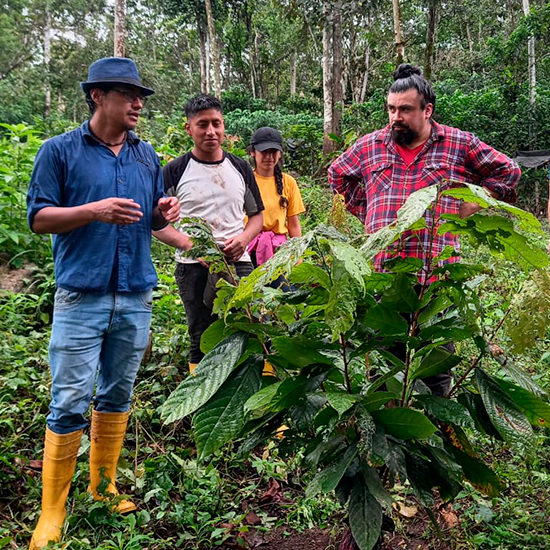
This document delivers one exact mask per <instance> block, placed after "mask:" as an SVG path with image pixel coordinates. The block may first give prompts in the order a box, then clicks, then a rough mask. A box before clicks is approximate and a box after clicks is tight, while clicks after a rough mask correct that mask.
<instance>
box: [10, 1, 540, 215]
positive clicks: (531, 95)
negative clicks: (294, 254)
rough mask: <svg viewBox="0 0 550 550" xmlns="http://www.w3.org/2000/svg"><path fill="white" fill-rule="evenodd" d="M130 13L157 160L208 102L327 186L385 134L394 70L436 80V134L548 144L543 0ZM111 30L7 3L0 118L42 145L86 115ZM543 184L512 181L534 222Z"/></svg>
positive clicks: (103, 12) (110, 16)
mask: <svg viewBox="0 0 550 550" xmlns="http://www.w3.org/2000/svg"><path fill="white" fill-rule="evenodd" d="M117 4H120V1H118V2H117ZM125 10H126V13H125V18H124V22H125V27H126V28H125V37H126V40H125V44H124V45H125V55H126V56H128V57H131V58H133V59H134V60H135V61H136V62H137V64H138V66H139V68H140V71H141V75H142V78H143V80H144V81H145V82H146V83H147V84H148V85H150V86H152V87H153V88H154V89H155V90H156V92H157V93H156V95H155V96H154V97H153V98H152V99H151V101H150V103H149V104H148V105H147V108H146V110H144V117H143V118H144V119H143V121H142V124H141V128H140V131H141V132H142V134H143V135H144V136H145V137H146V138H148V139H150V140H151V141H152V142H153V144H154V145H156V146H157V147H160V148H161V149H162V146H163V145H166V146H169V148H172V149H173V150H174V152H176V153H179V152H181V149H184V148H186V147H187V146H188V145H189V142H188V141H187V140H186V138H185V135H184V133H183V131H182V130H183V128H182V117H183V113H182V108H183V105H184V104H185V102H186V100H187V99H188V98H189V97H190V96H191V95H193V94H195V93H197V92H198V91H211V92H213V93H216V94H217V95H221V97H222V98H223V101H224V105H225V110H226V113H227V130H228V134H230V135H233V136H236V137H235V138H234V140H233V142H232V143H233V144H234V145H236V146H239V147H241V148H244V146H245V145H246V142H247V140H248V138H249V136H250V134H251V133H252V132H253V131H254V129H255V128H257V127H258V126H261V125H263V124H271V125H273V126H277V127H279V128H280V129H281V130H282V131H283V133H284V134H285V138H286V140H287V144H288V145H289V157H290V162H291V168H293V169H295V170H296V171H297V172H298V173H300V174H301V175H313V174H318V175H319V174H323V175H324V171H323V170H319V168H320V167H321V168H322V165H323V159H324V163H325V164H326V160H327V158H326V155H327V154H330V153H331V151H334V150H338V149H341V148H343V147H344V146H347V145H349V144H350V142H352V141H353V140H354V139H355V138H356V137H357V136H358V135H361V134H362V133H365V132H368V131H372V130H373V129H375V128H378V127H380V126H382V125H383V124H384V123H385V121H386V116H385V114H384V97H385V92H386V90H387V88H388V86H389V84H390V82H391V73H392V71H393V70H394V69H395V64H396V62H397V61H398V60H401V59H403V60H405V61H407V62H411V63H414V64H418V65H420V66H422V67H423V69H424V71H425V74H426V75H427V76H428V78H430V79H431V80H432V82H433V84H434V86H435V89H436V93H437V107H436V116H435V118H436V119H437V120H439V121H440V122H443V123H446V124H450V125H454V126H458V127H460V128H463V129H465V130H470V131H473V132H474V133H476V134H477V135H478V136H479V137H480V138H481V139H483V140H485V141H487V142H488V143H490V144H491V145H493V146H495V147H498V148H500V149H501V150H504V151H506V152H507V153H508V154H510V155H514V153H515V151H516V150H518V149H525V150H528V149H544V148H549V147H550V85H549V78H548V77H549V75H550V55H549V54H548V51H549V45H550V33H549V32H548V27H549V24H550V3H548V4H547V3H544V2H542V1H541V0H530V1H529V0H523V1H520V0H478V1H473V0H463V1H457V2H445V1H443V0H407V1H401V2H398V0H394V1H393V2H390V1H389V0H386V1H384V2H382V1H380V0H369V1H346V2H342V1H341V0H325V1H319V0H308V1H305V0H282V1H274V0H232V1H226V2H221V1H219V0H208V1H206V2H205V1H204V0H161V1H159V2H152V1H149V0H143V1H134V0H128V1H127V2H126V5H125ZM114 18H115V3H114V2H113V1H103V0H93V1H91V2H83V1H82V0H6V1H4V2H2V4H1V6H0V122H3V123H9V124H16V123H21V122H25V123H27V124H34V125H37V126H38V127H39V129H40V131H41V133H42V134H43V136H44V137H46V136H49V135H53V134H56V133H60V132H62V131H64V130H66V129H68V128H70V127H71V125H75V124H78V123H80V122H81V121H82V120H83V119H85V117H86V116H87V110H86V105H85V102H84V101H83V97H82V92H81V90H80V88H79V86H78V82H79V81H83V80H85V79H86V75H87V68H88V66H89V65H90V63H91V62H93V61H94V60H95V59H97V58H100V57H103V56H108V55H112V54H113V36H114V32H113V27H114ZM323 153H324V155H325V156H323ZM545 179H546V177H545V172H544V170H527V171H525V173H524V177H523V179H522V183H521V188H520V195H521V197H522V201H523V206H527V207H528V208H530V209H531V210H533V211H535V212H536V213H537V214H541V213H542V212H543V210H544V208H545V198H546V193H547V190H546V187H547V186H546V185H545V184H544V182H545Z"/></svg>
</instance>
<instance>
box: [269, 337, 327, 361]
mask: <svg viewBox="0 0 550 550" xmlns="http://www.w3.org/2000/svg"><path fill="white" fill-rule="evenodd" d="M271 342H272V345H273V348H274V349H275V350H277V353H279V355H281V356H282V357H284V358H285V359H286V360H287V361H288V362H289V363H290V364H291V365H292V366H294V367H299V368H303V367H307V366H308V365H313V364H316V363H322V364H324V365H332V364H334V359H333V358H332V357H330V356H328V355H324V354H323V353H321V351H322V350H323V348H325V349H330V348H331V345H330V344H323V342H319V341H317V340H313V339H310V338H306V337H305V336H302V335H301V334H298V335H296V336H293V337H289V336H280V337H276V338H273V339H272V341H271Z"/></svg>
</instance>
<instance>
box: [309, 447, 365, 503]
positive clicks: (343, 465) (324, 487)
mask: <svg viewBox="0 0 550 550" xmlns="http://www.w3.org/2000/svg"><path fill="white" fill-rule="evenodd" d="M356 456H357V444H356V443H353V444H351V445H350V446H349V447H348V448H347V449H346V450H345V452H343V453H342V454H341V455H340V456H339V457H338V458H337V459H336V460H335V461H334V462H332V463H331V464H329V465H328V466H327V467H326V468H325V469H324V470H321V471H320V472H318V473H317V474H316V476H315V477H314V478H313V479H312V480H311V482H310V484H309V485H308V486H307V489H306V496H307V497H308V498H312V497H314V496H315V495H317V494H318V493H330V491H334V489H336V486H337V485H338V483H339V481H340V480H341V479H342V477H343V475H344V474H345V473H346V470H347V469H348V468H349V466H350V464H351V463H352V462H353V460H354V459H355V457H356Z"/></svg>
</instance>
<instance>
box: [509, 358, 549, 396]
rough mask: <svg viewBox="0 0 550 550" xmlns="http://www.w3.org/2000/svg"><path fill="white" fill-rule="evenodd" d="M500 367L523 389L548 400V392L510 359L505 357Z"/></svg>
mask: <svg viewBox="0 0 550 550" xmlns="http://www.w3.org/2000/svg"><path fill="white" fill-rule="evenodd" d="M501 367H502V369H503V370H504V372H506V374H507V375H508V376H509V377H510V378H511V379H512V380H513V381H514V382H515V383H516V384H517V385H518V386H521V387H522V388H523V389H524V390H527V391H530V392H531V393H534V394H535V395H537V396H538V397H540V398H541V399H542V400H544V401H550V396H549V395H548V393H547V392H546V391H545V390H543V389H542V388H541V387H540V386H539V385H538V384H537V383H536V382H535V381H534V380H533V379H532V378H531V377H530V376H529V374H528V373H526V372H525V371H523V370H522V369H521V368H520V367H517V366H516V365H515V364H514V362H513V361H512V359H510V358H507V360H506V361H503V362H502V363H501Z"/></svg>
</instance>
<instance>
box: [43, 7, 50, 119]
mask: <svg viewBox="0 0 550 550" xmlns="http://www.w3.org/2000/svg"><path fill="white" fill-rule="evenodd" d="M51 35H52V13H51V11H50V6H49V5H48V4H46V22H45V24H44V69H45V78H44V96H45V97H44V118H48V117H49V116H50V113H51V111H52V84H51V78H50V61H51V58H52V47H51V42H52V36H51Z"/></svg>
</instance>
